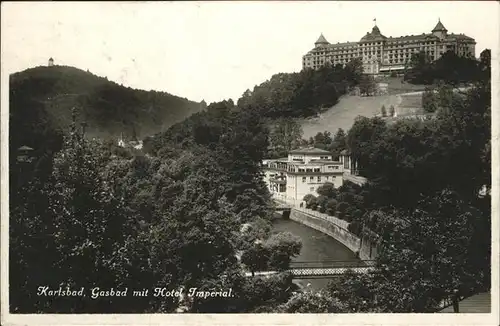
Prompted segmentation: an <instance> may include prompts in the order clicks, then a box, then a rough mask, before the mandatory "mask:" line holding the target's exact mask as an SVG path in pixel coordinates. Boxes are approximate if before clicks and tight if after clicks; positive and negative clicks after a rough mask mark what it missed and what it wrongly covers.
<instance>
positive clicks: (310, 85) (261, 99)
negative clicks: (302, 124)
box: [237, 58, 366, 119]
mask: <svg viewBox="0 0 500 326" xmlns="http://www.w3.org/2000/svg"><path fill="white" fill-rule="evenodd" d="M363 79H366V77H363V63H362V62H361V60H360V59H359V58H358V59H353V60H351V61H350V62H349V63H347V64H346V65H345V66H344V67H343V66H342V65H335V66H333V65H325V66H323V67H321V68H319V69H318V70H313V69H304V70H301V71H300V72H297V73H280V74H275V75H273V76H272V77H271V78H270V79H269V80H267V81H265V82H263V83H261V84H260V85H257V86H255V87H254V89H253V91H251V90H249V89H248V90H246V91H245V92H244V93H243V95H242V96H241V98H240V99H239V100H238V103H237V105H238V107H240V108H242V109H244V110H246V109H249V110H251V111H257V112H258V113H259V115H261V116H262V117H267V118H272V119H276V118H290V117H292V118H296V117H309V116H313V115H315V114H317V113H318V112H320V111H321V110H323V109H325V108H330V107H332V106H333V105H335V104H336V103H337V101H338V99H339V98H340V96H342V95H344V94H346V93H347V92H348V91H349V90H350V89H352V88H353V87H354V86H356V85H358V84H360V83H361V82H362V81H363Z"/></svg>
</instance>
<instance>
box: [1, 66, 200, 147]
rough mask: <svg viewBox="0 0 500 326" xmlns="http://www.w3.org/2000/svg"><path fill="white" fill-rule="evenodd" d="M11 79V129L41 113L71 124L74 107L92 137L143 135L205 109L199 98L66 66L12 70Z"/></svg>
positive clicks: (53, 121) (59, 124)
mask: <svg viewBox="0 0 500 326" xmlns="http://www.w3.org/2000/svg"><path fill="white" fill-rule="evenodd" d="M9 84H10V100H9V104H10V116H11V122H10V130H11V133H12V131H13V130H17V129H18V128H19V127H22V126H24V127H26V128H29V126H30V124H31V123H35V124H36V123H38V122H37V121H31V120H33V119H34V118H33V117H34V116H40V115H42V116H46V117H45V119H47V120H50V124H52V125H53V126H56V127H59V128H60V129H62V130H63V131H64V130H67V128H68V126H69V124H70V121H71V108H72V107H75V108H76V109H77V112H78V121H80V122H82V121H85V122H86V123H87V127H86V131H87V132H86V134H87V136H88V137H98V138H110V137H112V138H116V137H118V136H119V135H120V134H122V133H123V135H124V137H133V136H136V137H137V138H143V137H145V136H148V135H152V134H154V133H156V132H159V131H162V130H165V129H167V128H168V127H170V126H171V125H173V124H175V123H177V122H179V121H181V120H183V119H185V118H186V117H188V116H189V115H191V114H192V113H195V112H198V111H200V110H201V105H200V103H197V102H193V101H189V100H187V99H185V98H181V97H177V96H174V95H171V94H168V93H164V92H156V91H144V90H136V89H132V88H130V87H124V86H121V85H119V84H117V83H115V82H112V81H109V80H107V78H103V77H99V76H96V75H94V74H92V73H90V72H85V71H83V70H80V69H77V68H74V67H68V66H52V67H36V68H31V69H27V70H24V71H22V72H18V73H15V74H12V75H10V80H9ZM35 110H36V111H37V113H35V112H34V111H35ZM38 118H40V117H38ZM30 121H31V122H30ZM16 124H17V125H16ZM26 132H28V133H29V131H26ZM21 138H26V137H22V136H21ZM26 141H27V142H29V140H26Z"/></svg>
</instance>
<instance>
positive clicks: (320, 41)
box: [315, 33, 329, 44]
mask: <svg viewBox="0 0 500 326" xmlns="http://www.w3.org/2000/svg"><path fill="white" fill-rule="evenodd" d="M318 43H326V44H329V42H328V41H327V40H326V38H325V37H324V36H323V33H321V35H320V36H319V38H318V40H317V41H316V43H315V44H318Z"/></svg>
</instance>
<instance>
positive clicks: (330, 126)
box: [299, 95, 401, 139]
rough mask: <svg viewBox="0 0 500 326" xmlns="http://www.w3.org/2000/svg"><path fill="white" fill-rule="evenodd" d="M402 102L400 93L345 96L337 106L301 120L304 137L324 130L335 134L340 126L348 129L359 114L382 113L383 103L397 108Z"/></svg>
mask: <svg viewBox="0 0 500 326" xmlns="http://www.w3.org/2000/svg"><path fill="white" fill-rule="evenodd" d="M400 103H401V97H400V96H399V95H382V96H364V97H361V96H351V95H346V96H343V97H342V98H340V101H339V102H338V103H337V104H336V105H335V106H333V107H332V108H330V109H328V110H327V111H325V112H323V113H321V114H320V115H319V116H318V117H314V118H309V119H302V120H300V121H299V122H300V124H301V125H302V130H303V132H304V135H303V138H305V139H309V137H314V136H315V135H316V134H317V133H318V132H324V131H330V132H331V133H332V134H335V132H337V130H338V129H339V128H342V129H344V130H348V129H349V128H351V126H352V124H353V123H354V119H355V118H356V117H357V116H358V115H361V116H365V117H368V118H371V117H374V116H376V115H377V114H379V113H380V108H381V107H382V105H385V107H387V108H388V107H390V106H391V105H394V107H396V108H397V107H398V105H399V104H400Z"/></svg>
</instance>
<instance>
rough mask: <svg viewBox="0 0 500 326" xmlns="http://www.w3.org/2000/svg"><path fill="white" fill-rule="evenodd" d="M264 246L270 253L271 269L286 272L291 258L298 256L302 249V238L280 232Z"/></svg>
mask: <svg viewBox="0 0 500 326" xmlns="http://www.w3.org/2000/svg"><path fill="white" fill-rule="evenodd" d="M264 246H265V247H267V248H268V250H269V252H270V256H269V268H270V269H271V270H278V271H284V270H286V269H288V267H289V265H290V261H291V258H292V257H294V256H297V255H298V254H299V253H300V250H301V249H302V243H301V241H300V238H298V237H296V236H294V235H293V234H291V233H289V232H280V233H277V234H274V235H272V236H271V237H270V238H269V239H267V240H266V242H265V243H264Z"/></svg>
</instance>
